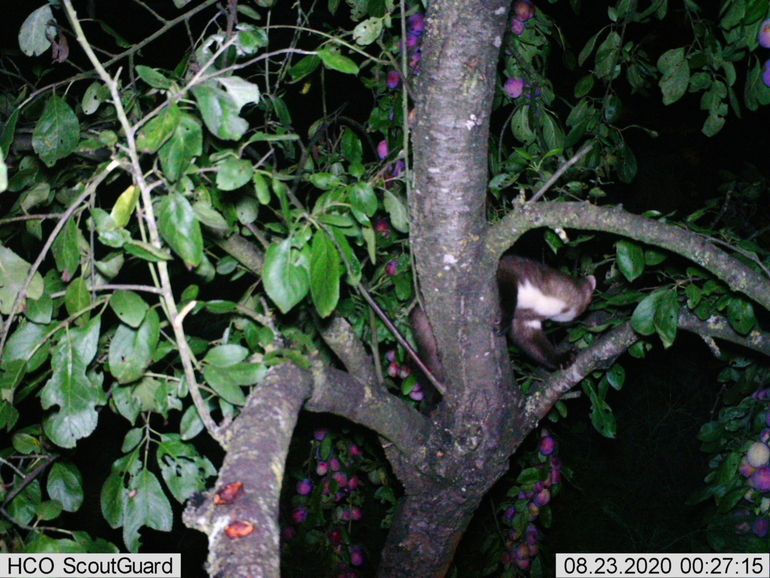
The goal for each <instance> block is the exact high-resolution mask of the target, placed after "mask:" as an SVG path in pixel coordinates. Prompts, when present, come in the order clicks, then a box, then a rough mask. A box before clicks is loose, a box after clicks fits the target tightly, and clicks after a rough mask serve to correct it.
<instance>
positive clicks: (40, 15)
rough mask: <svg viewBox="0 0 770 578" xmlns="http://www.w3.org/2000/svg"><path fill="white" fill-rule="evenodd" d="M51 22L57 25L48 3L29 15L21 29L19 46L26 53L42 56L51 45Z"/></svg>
mask: <svg viewBox="0 0 770 578" xmlns="http://www.w3.org/2000/svg"><path fill="white" fill-rule="evenodd" d="M49 24H50V25H51V27H52V28H53V27H55V26H56V19H55V18H54V17H53V12H51V6H50V5H49V4H47V3H46V4H45V5H43V6H41V7H40V8H38V9H37V10H35V11H33V12H32V13H31V14H30V15H29V16H27V18H26V19H25V20H24V22H23V24H22V25H21V28H20V29H19V48H21V51H22V52H23V53H24V54H26V55H27V56H40V55H41V54H43V53H44V52H45V51H46V50H48V48H49V47H50V46H51V41H50V40H49V39H48V30H49ZM54 30H55V28H54Z"/></svg>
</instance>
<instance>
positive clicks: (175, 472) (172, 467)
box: [157, 434, 216, 503]
mask: <svg viewBox="0 0 770 578" xmlns="http://www.w3.org/2000/svg"><path fill="white" fill-rule="evenodd" d="M157 459H158V467H160V471H161V475H162V476H163V480H164V481H165V482H166V486H167V487H168V489H169V490H171V493H172V494H173V495H174V498H176V500H177V501H178V502H180V503H184V501H185V500H187V499H188V498H189V497H190V496H192V495H193V494H195V493H196V492H201V491H203V490H205V489H206V479H207V478H208V477H210V476H212V475H214V474H215V473H216V470H215V469H214V466H213V465H212V464H211V462H210V461H209V460H208V459H207V458H204V457H201V456H200V454H198V451H197V450H196V449H195V447H194V446H192V445H191V444H187V443H184V442H183V441H182V439H181V437H180V436H179V435H176V434H163V435H161V436H160V442H159V443H158V453H157Z"/></svg>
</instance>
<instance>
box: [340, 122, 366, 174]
mask: <svg viewBox="0 0 770 578" xmlns="http://www.w3.org/2000/svg"><path fill="white" fill-rule="evenodd" d="M342 156H344V157H345V160H347V161H348V162H349V163H350V164H353V165H355V164H358V163H360V162H361V161H362V160H363V158H364V147H363V145H362V144H361V139H360V138H358V135H357V134H356V133H355V132H353V131H352V130H350V129H349V128H346V129H345V132H343V133H342Z"/></svg>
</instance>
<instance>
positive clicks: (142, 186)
mask: <svg viewBox="0 0 770 578" xmlns="http://www.w3.org/2000/svg"><path fill="white" fill-rule="evenodd" d="M64 9H65V11H66V13H67V18H68V19H69V21H70V24H71V25H72V29H73V30H74V32H75V35H76V37H77V41H78V43H79V44H80V46H81V47H82V48H83V50H84V51H85V53H86V56H88V59H89V61H90V62H91V64H92V65H93V67H94V69H95V70H96V72H97V74H98V75H99V77H100V78H101V79H102V82H104V84H105V85H106V86H107V88H108V89H109V91H110V98H111V100H112V103H113V105H114V107H115V113H116V115H117V117H118V121H119V122H120V126H121V127H122V129H123V132H124V133H125V136H126V145H127V146H126V150H127V152H128V157H129V159H130V160H131V174H132V176H133V179H134V181H135V182H136V184H137V186H138V187H139V191H140V193H141V198H142V205H143V206H144V220H145V222H146V223H147V230H148V231H149V234H150V242H151V244H152V245H153V247H155V248H157V249H161V248H162V244H161V241H160V234H159V233H158V223H157V221H156V220H155V210H154V208H153V204H152V195H151V190H152V186H151V185H148V184H147V181H146V180H145V178H144V172H143V171H142V166H141V165H140V163H139V153H138V152H137V149H136V140H135V138H134V128H133V127H132V126H131V123H130V122H129V120H128V116H127V115H126V110H125V108H124V107H123V101H122V100H121V98H120V92H119V91H118V83H117V81H115V79H113V78H112V77H111V76H110V75H109V74H108V73H107V71H106V70H105V68H104V66H102V64H101V62H99V59H98V58H97V56H96V54H94V51H93V50H92V48H91V45H90V44H89V43H88V40H87V39H86V37H85V34H84V33H83V28H82V27H81V26H80V21H79V20H78V17H77V14H76V13H75V9H74V8H73V7H72V0H64ZM157 267H158V274H159V277H160V289H161V290H162V302H163V305H164V308H165V311H166V316H167V317H168V320H169V322H170V323H171V328H172V329H173V331H174V338H175V340H176V345H177V350H178V351H179V358H180V360H181V362H182V367H183V369H184V375H185V379H186V380H187V385H188V387H189V389H190V397H191V398H192V400H193V403H194V404H195V408H196V409H197V410H198V415H199V416H200V418H201V421H202V422H203V425H204V426H205V427H206V430H207V431H208V432H209V435H211V437H213V438H214V439H215V440H217V441H218V442H219V443H220V444H221V443H223V438H222V435H221V433H220V430H219V426H217V424H216V422H215V421H214V419H213V418H212V417H211V414H210V413H209V409H208V406H207V405H206V402H205V400H204V399H203V396H202V395H201V392H200V387H199V386H198V382H197V380H196V378H195V369H194V367H193V363H192V352H191V351H190V346H189V345H188V343H187V338H186V337H185V333H184V328H183V327H182V320H183V318H184V316H181V315H179V313H178V312H177V308H176V301H175V300H174V292H173V291H172V289H171V279H170V277H169V274H168V265H167V264H166V262H165V261H160V262H159V263H157Z"/></svg>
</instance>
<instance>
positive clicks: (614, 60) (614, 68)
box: [594, 31, 623, 79]
mask: <svg viewBox="0 0 770 578" xmlns="http://www.w3.org/2000/svg"><path fill="white" fill-rule="evenodd" d="M622 43H623V39H622V38H621V37H620V34H618V33H617V32H615V31H612V32H610V33H609V34H608V35H607V38H605V39H604V42H602V43H601V44H600V45H599V48H597V49H596V59H595V62H596V64H595V66H594V74H595V75H596V77H597V78H602V79H611V78H615V77H616V76H617V75H618V72H619V68H620V67H619V64H620V46H621V44H622Z"/></svg>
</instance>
